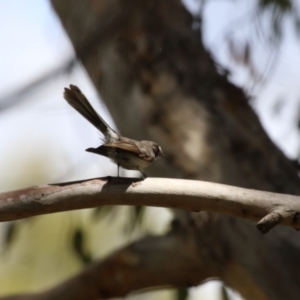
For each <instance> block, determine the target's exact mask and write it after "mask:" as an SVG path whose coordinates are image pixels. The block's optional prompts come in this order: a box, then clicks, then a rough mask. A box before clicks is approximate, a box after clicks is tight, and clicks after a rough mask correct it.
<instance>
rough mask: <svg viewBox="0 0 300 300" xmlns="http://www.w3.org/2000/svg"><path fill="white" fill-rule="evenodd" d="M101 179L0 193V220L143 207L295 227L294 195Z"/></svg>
mask: <svg viewBox="0 0 300 300" xmlns="http://www.w3.org/2000/svg"><path fill="white" fill-rule="evenodd" d="M137 180H138V179H134V178H111V177H110V178H108V179H105V178H102V179H91V180H83V181H77V182H69V183H60V184H52V185H47V186H42V187H30V188H26V189H22V190H17V191H12V192H6V193H2V194H0V221H11V220H17V219H22V218H27V217H32V216H36V215H41V214H49V213H55V212H61V211H68V210H74V209H82V208H91V207H97V206H103V205H143V206H157V207H168V208H176V209H181V210H185V211H196V212H198V211H211V212H217V213H222V214H227V215H231V216H234V217H241V218H245V219H249V220H254V221H259V223H258V224H257V227H258V229H259V230H260V231H261V232H263V233H265V232H267V231H269V230H270V229H271V228H273V227H274V226H276V225H277V224H283V225H287V226H291V227H293V228H295V229H300V221H299V212H300V197H298V196H292V195H283V194H277V193H270V192H262V191H257V190H249V189H244V188H238V187H233V186H228V185H222V184H216V183H211V182H202V181H193V180H179V179H166V178H148V179H146V180H143V181H137Z"/></svg>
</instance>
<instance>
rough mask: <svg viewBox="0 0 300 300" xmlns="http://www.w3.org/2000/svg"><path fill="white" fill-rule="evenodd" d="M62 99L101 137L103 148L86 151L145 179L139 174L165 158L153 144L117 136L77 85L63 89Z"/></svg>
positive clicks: (156, 145)
mask: <svg viewBox="0 0 300 300" xmlns="http://www.w3.org/2000/svg"><path fill="white" fill-rule="evenodd" d="M63 96H64V98H65V99H66V100H67V102H68V103H69V104H70V105H71V106H72V107H73V108H75V109H76V110H77V111H78V112H79V113H80V114H81V115H82V116H83V117H85V118H86V119H87V120H88V121H89V122H90V123H91V124H93V125H94V126H95V127H96V128H97V129H98V130H99V131H101V132H102V134H103V136H104V143H103V145H101V146H99V147H98V148H88V149H86V151H87V152H92V153H96V154H99V155H103V156H106V157H108V158H110V159H111V160H112V161H113V162H114V163H116V164H117V166H118V177H119V168H120V166H121V167H122V168H124V169H127V170H138V171H140V172H141V174H142V175H143V178H144V179H145V178H146V177H147V176H146V174H145V173H144V172H143V171H142V170H144V169H145V168H147V167H148V166H149V165H150V164H151V163H152V162H154V161H155V160H156V159H157V158H159V157H160V156H164V154H163V151H162V148H161V147H160V146H159V145H158V144H157V143H155V142H152V141H136V140H133V139H129V138H126V137H123V136H121V135H119V134H118V133H117V132H116V131H115V130H113V129H112V128H111V127H110V126H109V125H108V124H107V123H106V122H105V121H104V120H103V119H102V117H101V116H100V115H99V114H98V113H97V112H96V111H95V109H94V108H93V107H92V105H91V104H90V103H89V101H88V100H87V98H86V97H85V95H84V94H83V93H82V92H81V90H80V89H79V88H78V87H77V86H76V85H72V84H71V85H70V88H65V90H64V94H63Z"/></svg>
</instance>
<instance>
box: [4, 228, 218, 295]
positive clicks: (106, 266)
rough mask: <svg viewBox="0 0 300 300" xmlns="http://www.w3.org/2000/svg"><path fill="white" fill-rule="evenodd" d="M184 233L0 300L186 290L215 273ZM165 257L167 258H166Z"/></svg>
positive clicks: (156, 239)
mask: <svg viewBox="0 0 300 300" xmlns="http://www.w3.org/2000/svg"><path fill="white" fill-rule="evenodd" d="M196 249H197V248H196V245H195V244H194V242H193V239H192V238H191V236H190V235H189V234H188V232H187V231H182V232H180V230H173V231H171V232H170V233H169V234H167V235H165V236H158V237H154V236H152V237H146V238H143V239H141V240H139V241H137V242H134V243H132V244H131V245H129V246H127V247H125V248H123V249H121V250H119V251H117V252H115V253H114V254H112V255H110V256H109V257H108V258H106V259H105V260H103V261H100V262H97V263H94V264H92V265H91V266H89V267H87V268H86V269H85V270H83V271H82V272H81V273H80V274H78V275H75V276H73V277H72V278H70V279H69V280H66V281H65V282H63V283H61V284H59V285H57V286H56V287H53V288H51V289H49V290H46V291H44V292H42V293H37V294H23V295H13V296H8V297H3V298H2V297H0V300H29V299H34V300H50V299H55V300H60V299H63V300H85V299H89V300H94V299H95V300H96V299H107V298H115V297H124V296H126V295H128V294H129V293H130V292H133V291H137V290H142V289H147V288H153V287H156V288H157V287H161V288H162V287H165V286H173V287H175V286H176V287H190V286H195V285H198V284H199V283H200V282H201V281H203V280H204V279H205V278H207V277H212V276H214V274H215V271H214V269H213V267H212V266H211V267H210V268H207V265H206V264H207V262H204V261H203V260H201V259H199V253H197V251H196ZM166 258H168V259H166Z"/></svg>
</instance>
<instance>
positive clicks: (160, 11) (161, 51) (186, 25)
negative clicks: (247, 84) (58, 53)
mask: <svg viewBox="0 0 300 300" xmlns="http://www.w3.org/2000/svg"><path fill="white" fill-rule="evenodd" d="M52 4H53V7H54V9H55V10H56V12H57V14H58V16H59V18H60V19H61V21H62V24H63V26H64V28H65V29H66V31H67V33H68V35H69V36H70V39H71V41H72V43H73V45H74V47H75V49H76V51H77V54H78V57H79V58H80V59H81V60H82V62H83V65H84V66H85V68H86V70H87V72H88V74H89V75H90V77H91V79H92V81H93V83H94V84H95V87H96V88H97V89H98V91H99V93H100V94H101V96H102V99H103V100H104V101H105V103H106V105H107V106H108V108H109V110H110V112H111V114H112V116H113V118H114V120H115V121H116V123H117V125H118V127H119V128H120V129H121V132H122V134H124V135H126V136H129V137H132V138H136V139H141V138H143V139H147V138H149V139H151V140H155V141H157V142H158V143H159V144H161V145H162V147H163V149H164V152H165V153H166V156H167V159H166V160H165V161H161V162H158V163H157V164H156V165H154V166H153V168H151V173H152V174H155V175H159V176H169V177H181V178H196V179H201V180H208V181H213V182H219V183H225V184H231V185H236V186H239V187H247V188H253V189H258V190H265V191H273V192H278V193H287V194H298V195H299V193H300V181H299V178H298V175H297V172H296V170H295V169H294V168H293V166H292V165H291V163H290V162H289V161H288V159H286V158H285V157H284V155H283V154H282V152H281V151H280V150H279V149H277V148H276V146H275V145H274V144H273V143H272V142H271V141H270V139H269V138H268V136H267V135H266V133H265V132H264V130H263V128H262V126H261V124H260V122H259V119H258V117H257V116H256V114H255V113H254V112H253V110H252V108H251V107H250V105H249V104H248V100H247V97H246V96H245V94H244V92H243V91H242V90H241V89H240V88H238V87H236V86H234V85H233V84H231V83H230V82H229V81H228V79H227V77H226V72H222V70H218V69H217V66H216V64H215V63H214V61H213V60H212V59H211V57H210V55H209V53H208V52H207V51H206V50H205V49H204V47H203V44H202V41H201V37H200V34H199V32H198V31H193V30H192V27H195V26H192V25H193V22H194V20H193V19H192V17H191V16H190V15H189V14H188V13H187V12H186V10H185V9H184V7H183V6H182V4H181V3H180V1H179V0H165V1H160V0H145V1H140V0H98V1H95V0H77V1H74V0H72V1H71V0H66V1H60V0H52ZM194 25H195V24H194ZM74 84H79V83H76V82H74ZM79 86H80V84H79ZM133 116H134V117H133ZM180 217H181V219H180V220H190V221H189V222H186V223H185V224H183V223H181V225H180V226H182V227H185V228H184V230H186V231H188V232H189V233H190V234H189V235H188V236H189V239H190V240H191V241H193V242H194V244H196V245H197V247H198V248H197V251H196V252H197V260H198V261H200V262H202V264H203V265H205V268H206V274H208V276H210V277H211V276H218V277H219V278H221V279H222V280H223V281H224V282H225V283H226V284H228V285H229V286H231V287H233V288H235V289H236V290H238V291H239V292H240V293H241V294H242V295H243V296H244V297H245V298H246V299H251V300H252V299H257V300H261V299H264V300H265V299H280V300H281V299H298V298H299V294H300V274H299V272H298V270H299V268H300V260H299V259H298V255H299V247H300V240H299V235H298V234H297V233H296V232H294V231H292V230H290V229H287V228H283V227H280V228H276V229H275V230H272V231H271V232H270V233H269V234H268V235H266V236H262V235H261V234H260V233H259V232H258V231H257V230H256V228H255V227H254V226H253V224H251V223H249V222H247V221H243V220H239V219H235V218H232V217H227V216H216V215H212V214H208V213H199V214H192V215H188V214H186V215H182V214H181V215H180ZM137 243H138V242H137ZM179 249H184V251H185V252H186V253H189V250H190V249H189V248H188V247H186V248H184V247H181V248H178V249H177V248H174V252H177V251H179ZM132 251H133V253H135V252H134V249H132ZM156 251H159V250H158V249H157V250H156ZM189 254H190V255H191V256H192V255H193V253H189ZM170 257H171V256H170ZM149 259H150V258H149ZM166 259H168V257H166ZM170 259H171V258H170ZM187 264H188V263H187ZM216 266H217V267H216ZM187 267H188V265H187ZM178 272H180V270H179V271H178ZM200 272H202V270H199V274H200ZM196 277H197V276H196V275H195V278H196ZM197 279H198V280H195V282H193V284H197V283H199V282H200V281H201V280H202V279H203V278H202V277H201V276H199V277H198V278H197ZM149 280H150V278H149ZM121 284H122V283H121V282H120V283H119V285H118V284H116V285H115V287H114V288H115V290H116V291H117V290H118V289H121ZM190 285H191V283H190V282H189V283H187V286H190ZM136 288H137V287H136ZM109 296H114V294H111V295H108V297H109Z"/></svg>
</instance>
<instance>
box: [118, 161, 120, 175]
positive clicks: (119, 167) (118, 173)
mask: <svg viewBox="0 0 300 300" xmlns="http://www.w3.org/2000/svg"><path fill="white" fill-rule="evenodd" d="M119 171H120V165H119V164H118V177H120V175H119Z"/></svg>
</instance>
